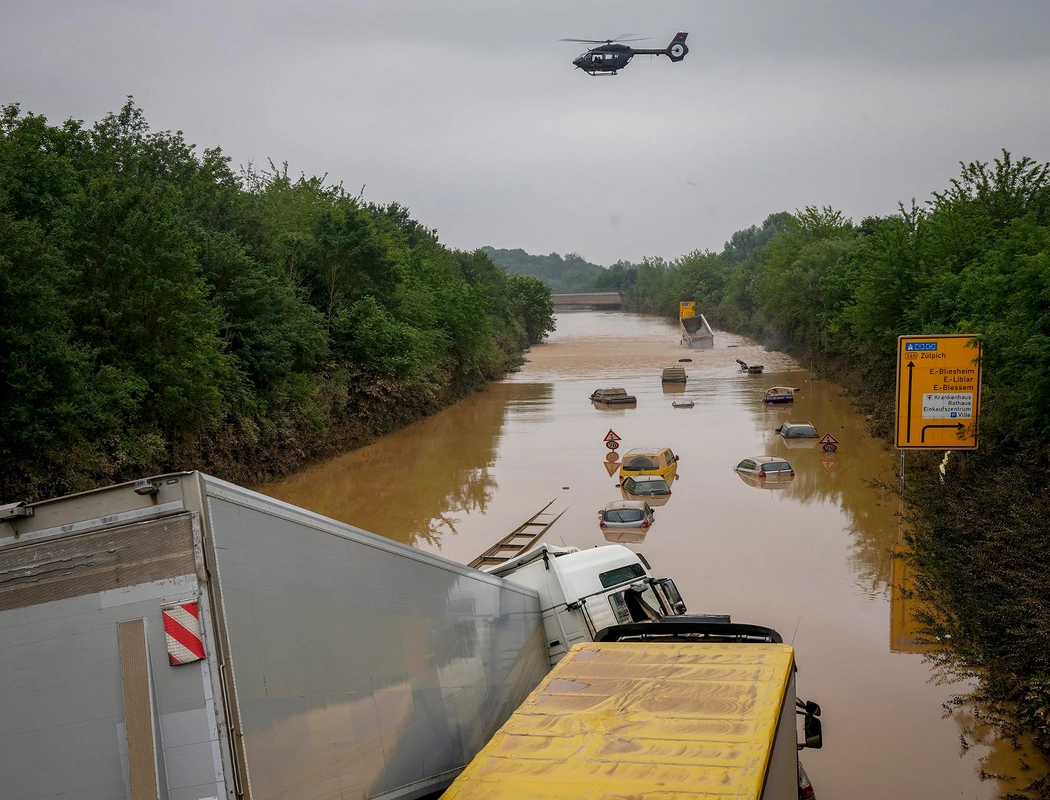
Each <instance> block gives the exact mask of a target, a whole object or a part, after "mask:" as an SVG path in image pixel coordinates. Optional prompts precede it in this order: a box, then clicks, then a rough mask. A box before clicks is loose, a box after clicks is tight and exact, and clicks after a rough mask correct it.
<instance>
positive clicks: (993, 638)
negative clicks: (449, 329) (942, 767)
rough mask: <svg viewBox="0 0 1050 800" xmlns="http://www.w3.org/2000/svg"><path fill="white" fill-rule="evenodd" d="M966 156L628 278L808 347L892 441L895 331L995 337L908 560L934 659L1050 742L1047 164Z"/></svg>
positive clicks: (923, 470)
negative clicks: (965, 426) (916, 186)
mask: <svg viewBox="0 0 1050 800" xmlns="http://www.w3.org/2000/svg"><path fill="white" fill-rule="evenodd" d="M960 166H961V170H960V173H959V175H958V176H957V177H956V178H954V179H952V180H951V181H950V182H949V185H948V187H947V188H945V189H944V190H943V191H940V192H935V193H934V194H933V196H932V197H931V198H930V199H929V200H928V201H927V202H925V203H922V204H919V203H916V202H915V201H912V202H911V203H910V204H907V205H904V204H902V205H901V206H900V207H899V209H898V211H897V213H895V214H892V215H889V216H885V217H867V218H865V219H863V220H862V221H861V222H860V224H855V223H854V222H853V221H852V220H850V219H847V218H846V217H845V216H844V215H843V214H842V213H841V212H839V211H836V210H835V209H833V208H829V207H824V208H816V207H809V208H805V209H802V210H799V211H796V212H795V213H776V214H772V215H771V216H769V217H767V218H766V220H765V221H764V222H763V223H762V224H761V225H754V226H752V227H750V228H747V229H746V230H742V231H738V232H737V233H735V234H733V236H732V237H731V238H730V240H729V241H728V242H726V244H725V246H724V248H723V249H722V251H721V252H718V253H714V252H710V251H705V252H699V251H697V252H693V253H691V254H689V255H686V256H683V257H681V258H679V259H676V260H674V261H672V262H664V261H662V260H660V259H650V260H646V261H645V262H644V263H642V264H636V265H625V266H622V267H621V269H620V271H619V272H620V274H619V275H618V276H616V277H617V279H618V280H619V281H620V286H619V287H618V288H619V289H620V291H621V293H622V295H623V298H624V302H625V306H626V307H627V308H629V309H631V310H634V311H641V312H649V313H656V314H662V315H666V316H677V309H678V303H679V301H681V300H695V301H697V306H698V308H699V309H700V310H701V311H703V313H704V314H705V316H707V317H708V319H709V320H710V321H711V322H712V324H714V325H715V326H716V327H722V328H724V329H728V330H732V331H734V332H738V333H743V334H746V335H749V336H751V337H754V338H756V339H758V340H759V341H762V342H763V343H765V344H767V345H769V346H771V347H776V348H778V349H784V350H787V351H789V352H791V353H793V354H795V355H796V356H798V357H799V358H800V360H802V361H803V363H806V364H807V365H809V366H811V367H813V368H814V369H816V371H818V372H819V373H820V374H822V375H825V376H827V377H829V378H832V379H834V380H836V381H837V382H839V383H840V384H841V385H844V386H845V387H846V388H847V389H849V390H850V391H851V394H852V395H853V396H854V397H855V398H856V400H855V402H856V404H857V405H858V406H859V407H860V409H861V410H862V411H863V412H864V413H865V414H867V415H868V418H869V420H870V423H871V427H872V430H873V432H874V433H876V434H877V435H881V436H882V437H883V438H885V439H886V441H887V442H888V443H889V442H892V433H893V425H894V417H895V414H894V403H895V376H896V353H897V337H898V336H900V335H904V334H948V333H965V334H975V335H979V336H980V337H981V338H982V340H983V351H984V355H983V363H982V371H983V389H982V412H981V420H980V446H979V449H978V450H976V451H958V452H953V453H950V454H949V455H948V456H947V457H946V456H945V454H944V453H942V452H937V453H927V452H912V453H909V454H908V455H907V468H906V470H905V472H906V479H907V485H906V489H905V498H906V500H907V501H908V504H909V507H910V509H911V511H910V513H909V515H908V522H909V523H910V526H909V527H910V534H909V540H910V543H911V545H912V550H913V552H912V555H911V556H910V557H911V558H912V559H913V560H914V562H915V564H916V566H917V567H918V569H917V573H918V575H919V578H918V582H919V585H918V590H917V591H918V592H919V594H920V596H921V598H922V599H923V600H925V601H926V607H927V608H928V609H929V611H928V613H926V615H925V617H924V620H923V621H924V622H925V624H926V630H927V634H928V638H929V641H931V642H940V643H948V644H949V647H948V649H945V650H943V651H941V652H940V654H939V655H937V656H935V659H936V660H938V662H939V663H940V664H941V665H942V666H944V667H945V668H946V669H947V670H948V671H950V672H953V673H954V674H957V675H958V674H962V675H966V676H969V677H974V678H976V679H979V682H980V683H979V685H980V688H979V690H978V691H977V693H976V694H975V695H973V696H971V697H970V698H969V699H971V700H977V701H980V702H981V703H982V705H983V706H984V707H985V713H986V714H990V715H992V716H999V717H1000V718H1001V720H1002V721H1004V722H1005V721H1008V720H1009V722H1008V726H1013V725H1015V724H1019V726H1020V728H1021V729H1024V730H1027V731H1029V732H1031V733H1034V734H1035V737H1036V741H1037V743H1038V744H1039V745H1040V746H1041V747H1042V748H1043V749H1044V750H1046V751H1048V752H1050V530H1048V527H1047V522H1046V520H1048V519H1050V164H1041V163H1038V162H1036V161H1033V160H1032V159H1030V158H1021V159H1019V160H1018V159H1015V158H1013V157H1012V156H1011V154H1010V153H1008V152H1006V151H1003V152H1002V155H1001V157H999V158H996V159H994V160H993V161H992V162H990V163H983V162H977V161H975V162H972V163H964V164H961V165H960ZM610 277H611V276H610ZM1012 729H1013V730H1017V729H1018V728H1016V727H1015V728H1012ZM1037 788H1038V789H1040V790H1041V791H1042V792H1043V793H1044V795H1045V793H1047V792H1050V786H1048V784H1047V781H1046V780H1045V779H1044V780H1043V781H1042V783H1041V785H1040V786H1039V787H1037Z"/></svg>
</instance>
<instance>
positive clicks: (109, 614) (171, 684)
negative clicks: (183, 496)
mask: <svg viewBox="0 0 1050 800" xmlns="http://www.w3.org/2000/svg"><path fill="white" fill-rule="evenodd" d="M126 494H128V495H131V492H130V491H128V492H127V493H126ZM97 500H98V498H97V497H94V498H91V502H89V503H88V506H81V507H80V510H81V511H83V510H87V511H88V513H95V510H97V509H95V510H92V508H93V504H94V503H95V502H96V501H97ZM70 508H71V506H68V505H67V506H62V505H52V506H50V507H49V508H45V509H42V510H41V512H40V513H38V514H37V515H36V520H35V521H36V522H37V523H38V524H37V528H38V530H36V531H34V532H32V534H31V535H26V536H25V537H24V539H23V540H21V541H20V540H19V539H18V538H16V537H10V538H8V539H5V540H4V541H3V542H2V544H3V546H2V547H0V797H3V798H19V800H57V799H58V798H62V800H125V799H126V798H129V797H131V796H132V790H131V786H132V785H133V784H137V785H139V786H149V787H154V786H155V787H156V792H155V794H153V796H155V797H160V798H166V799H167V800H198V799H199V798H204V797H221V796H223V795H224V793H225V790H224V783H223V775H222V767H221V759H220V756H219V748H220V744H219V741H218V732H217V730H216V726H215V709H214V706H213V704H212V691H211V681H210V677H209V673H208V669H209V667H208V664H207V662H206V661H201V662H197V663H193V664H187V665H183V666H180V667H177V668H172V667H171V666H170V664H169V663H168V657H167V648H166V644H165V634H164V626H163V621H162V618H161V606H162V605H163V604H164V603H165V602H169V601H176V600H180V601H181V600H186V599H189V598H192V597H195V596H196V595H197V594H198V593H199V582H198V577H197V551H196V550H195V547H194V543H195V538H196V537H199V526H195V524H194V519H193V518H192V517H191V515H189V514H185V513H183V514H181V515H179V516H169V517H166V518H164V519H160V520H147V521H142V522H132V523H131V524H126V522H127V520H128V519H129V518H130V519H134V517H135V515H132V516H131V517H128V516H126V515H124V516H122V515H121V514H114V513H113V512H114V509H113V508H108V509H106V511H105V515H104V516H102V517H96V518H94V519H89V518H87V517H85V516H84V515H82V514H80V513H76V512H74V513H73V514H72V516H70V514H69V513H68V512H69V511H70ZM53 523H54V524H53ZM48 526H51V527H48ZM204 604H205V607H206V598H204ZM129 723H130V724H132V727H133V728H134V727H135V726H136V725H137V726H138V729H139V730H140V731H142V732H143V733H144V736H142V737H139V738H137V739H136V741H135V742H134V743H133V744H134V745H135V746H133V747H132V751H133V752H132V757H131V759H130V761H129V757H128V741H127V732H126V725H127V724H129ZM150 732H152V735H150ZM136 746H138V747H137V749H136ZM136 753H137V755H136ZM136 777H137V778H139V779H140V780H139V781H136V780H134V779H135V778H136ZM143 780H144V782H143Z"/></svg>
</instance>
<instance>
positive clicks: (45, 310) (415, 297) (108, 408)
mask: <svg viewBox="0 0 1050 800" xmlns="http://www.w3.org/2000/svg"><path fill="white" fill-rule="evenodd" d="M549 330H553V306H552V305H551V300H550V290H549V289H548V288H547V287H545V286H544V285H543V284H542V283H541V282H540V281H538V280H536V279H534V278H528V277H524V276H519V275H510V276H508V275H507V274H506V273H505V272H504V270H503V269H501V268H500V267H498V266H496V264H495V263H494V262H493V261H492V260H491V259H490V258H488V256H486V255H485V254H483V253H481V252H474V253H465V252H460V251H455V250H450V249H448V248H446V247H445V246H443V245H442V244H441V243H440V242H439V241H438V238H437V234H436V232H435V231H433V230H429V229H427V228H426V227H424V226H423V225H421V224H420V223H418V222H416V221H415V220H413V219H411V218H409V216H408V213H407V211H406V209H404V208H402V207H401V206H398V205H396V204H392V205H388V206H378V205H375V204H372V203H367V202H365V201H364V200H362V198H361V197H360V196H353V195H351V194H348V193H347V192H345V191H344V190H343V188H342V187H341V186H331V185H326V183H325V181H324V179H322V178H305V177H302V178H299V179H297V180H296V179H291V178H289V176H288V173H287V168H284V169H272V168H271V170H269V171H258V170H255V169H252V168H248V169H247V170H244V171H242V172H241V173H240V174H237V173H234V172H233V171H232V170H231V169H230V166H229V163H228V159H227V158H226V157H224V156H223V155H222V153H221V152H220V151H219V150H205V151H204V152H203V153H202V154H200V155H198V154H197V153H195V152H194V148H193V145H190V144H187V143H186V142H185V140H184V139H183V136H182V134H181V133H171V132H162V133H158V132H151V131H150V130H149V127H148V125H147V123H146V120H145V119H144V116H143V114H142V112H141V111H140V110H139V109H138V108H136V107H135V106H134V104H133V103H132V102H131V101H129V102H128V103H127V104H126V105H125V106H124V108H122V109H121V111H120V112H119V113H118V114H111V115H109V116H107V117H106V118H105V119H103V120H101V121H100V122H98V123H97V124H95V125H94V126H91V127H86V126H85V125H84V124H83V123H81V122H77V121H72V120H70V121H68V122H65V123H64V124H62V125H57V126H56V125H50V124H48V122H47V120H46V119H44V118H43V117H40V116H37V115H33V114H23V113H22V112H21V111H20V109H19V108H18V107H17V106H16V105H9V106H7V107H5V108H3V109H2V113H0V375H2V376H3V381H2V383H0V498H3V499H4V500H7V501H10V500H13V499H20V500H32V499H37V498H40V497H47V496H54V495H57V494H61V493H63V492H67V491H73V490H79V489H85V488H89V487H92V486H96V485H100V484H104V483H109V482H112V481H118V480H124V479H130V478H134V477H139V476H142V475H147V474H152V473H157V472H161V471H165V470H171V469H181V468H200V469H205V470H207V471H209V472H212V473H214V474H216V475H219V476H223V477H226V478H228V479H230V480H233V481H237V482H241V483H248V484H251V483H256V482H258V481H261V480H264V479H266V478H269V477H273V476H275V475H279V474H281V473H284V472H286V471H288V470H290V469H293V468H295V467H297V466H300V465H302V463H303V462H304V461H305V460H306V459H309V458H313V457H317V456H320V455H324V454H327V453H332V452H335V451H338V450H340V449H345V448H347V447H349V446H352V445H354V444H357V443H360V442H363V441H367V440H368V439H370V438H371V437H374V436H375V435H377V434H380V433H383V432H385V431H389V430H391V429H393V428H395V427H397V426H400V425H403V424H405V423H407V422H409V421H412V420H414V419H417V418H419V417H420V416H422V415H425V414H428V413H431V412H433V411H434V410H436V409H438V408H440V407H442V406H444V405H447V404H448V403H449V402H451V401H452V400H454V399H455V398H457V397H460V396H462V395H463V394H465V393H467V392H470V391H473V390H475V389H476V388H478V387H479V386H482V385H484V383H485V382H486V381H489V380H491V379H493V378H497V377H499V376H500V375H502V374H504V372H505V371H506V370H508V369H513V368H514V367H515V366H516V365H518V364H519V363H520V361H521V357H522V356H521V354H522V353H523V352H524V350H526V349H527V347H528V346H529V344H530V343H536V342H539V341H542V339H543V337H544V336H545V335H546V332H547V331H549Z"/></svg>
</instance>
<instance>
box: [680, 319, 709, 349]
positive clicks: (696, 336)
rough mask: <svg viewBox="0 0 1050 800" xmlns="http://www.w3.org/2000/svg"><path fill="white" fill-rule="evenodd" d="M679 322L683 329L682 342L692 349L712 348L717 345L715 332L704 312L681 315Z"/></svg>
mask: <svg viewBox="0 0 1050 800" xmlns="http://www.w3.org/2000/svg"><path fill="white" fill-rule="evenodd" d="M678 324H679V326H680V327H681V329H682V344H684V345H685V346H686V347H688V348H689V349H690V350H710V349H711V348H713V347H714V346H715V332H714V331H713V330H711V326H710V325H709V324H708V322H707V318H706V317H705V316H704V315H703V314H697V315H696V316H689V317H681V318H680V319H679V320H678Z"/></svg>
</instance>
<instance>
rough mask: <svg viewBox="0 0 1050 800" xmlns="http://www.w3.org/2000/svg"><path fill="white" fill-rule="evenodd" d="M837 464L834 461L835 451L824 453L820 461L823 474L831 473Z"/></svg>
mask: <svg viewBox="0 0 1050 800" xmlns="http://www.w3.org/2000/svg"><path fill="white" fill-rule="evenodd" d="M838 463H839V462H838V461H836V460H835V451H834V450H830V451H825V453H824V457H823V458H822V459H820V466H821V467H822V468H823V470H824V472H825V473H828V472H831V470H833V469H835V465H836V464H838Z"/></svg>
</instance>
